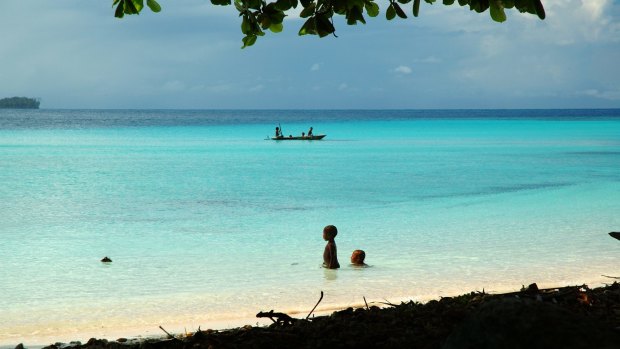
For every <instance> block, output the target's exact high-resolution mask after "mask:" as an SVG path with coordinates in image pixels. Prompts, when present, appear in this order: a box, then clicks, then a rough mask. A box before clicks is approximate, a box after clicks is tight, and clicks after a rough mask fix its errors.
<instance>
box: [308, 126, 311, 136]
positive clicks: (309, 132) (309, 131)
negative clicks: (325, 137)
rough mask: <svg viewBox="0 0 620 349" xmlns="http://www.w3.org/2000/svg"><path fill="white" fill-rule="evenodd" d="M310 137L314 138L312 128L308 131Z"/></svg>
mask: <svg viewBox="0 0 620 349" xmlns="http://www.w3.org/2000/svg"><path fill="white" fill-rule="evenodd" d="M308 137H312V127H310V129H309V130H308Z"/></svg>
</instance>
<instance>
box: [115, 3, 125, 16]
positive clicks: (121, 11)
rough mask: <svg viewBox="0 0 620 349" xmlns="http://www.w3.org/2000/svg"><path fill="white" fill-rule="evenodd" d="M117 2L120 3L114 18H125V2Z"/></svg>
mask: <svg viewBox="0 0 620 349" xmlns="http://www.w3.org/2000/svg"><path fill="white" fill-rule="evenodd" d="M117 2H119V4H118V6H116V11H114V17H116V18H123V16H125V10H124V8H125V0H120V1H117Z"/></svg>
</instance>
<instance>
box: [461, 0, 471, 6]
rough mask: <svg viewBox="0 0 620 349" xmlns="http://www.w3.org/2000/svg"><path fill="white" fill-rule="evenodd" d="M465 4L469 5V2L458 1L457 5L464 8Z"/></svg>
mask: <svg viewBox="0 0 620 349" xmlns="http://www.w3.org/2000/svg"><path fill="white" fill-rule="evenodd" d="M467 4H469V0H459V5H461V6H465V5H467Z"/></svg>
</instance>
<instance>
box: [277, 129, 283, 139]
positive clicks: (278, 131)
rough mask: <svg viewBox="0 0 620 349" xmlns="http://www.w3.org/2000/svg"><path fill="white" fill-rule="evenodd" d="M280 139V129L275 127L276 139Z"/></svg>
mask: <svg viewBox="0 0 620 349" xmlns="http://www.w3.org/2000/svg"><path fill="white" fill-rule="evenodd" d="M280 137H282V132H281V131H280V128H279V127H277V126H276V138H280Z"/></svg>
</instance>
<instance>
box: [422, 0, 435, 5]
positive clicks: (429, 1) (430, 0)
mask: <svg viewBox="0 0 620 349" xmlns="http://www.w3.org/2000/svg"><path fill="white" fill-rule="evenodd" d="M424 1H426V2H427V3H429V4H431V5H432V4H433V3H434V2H435V0H424Z"/></svg>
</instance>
